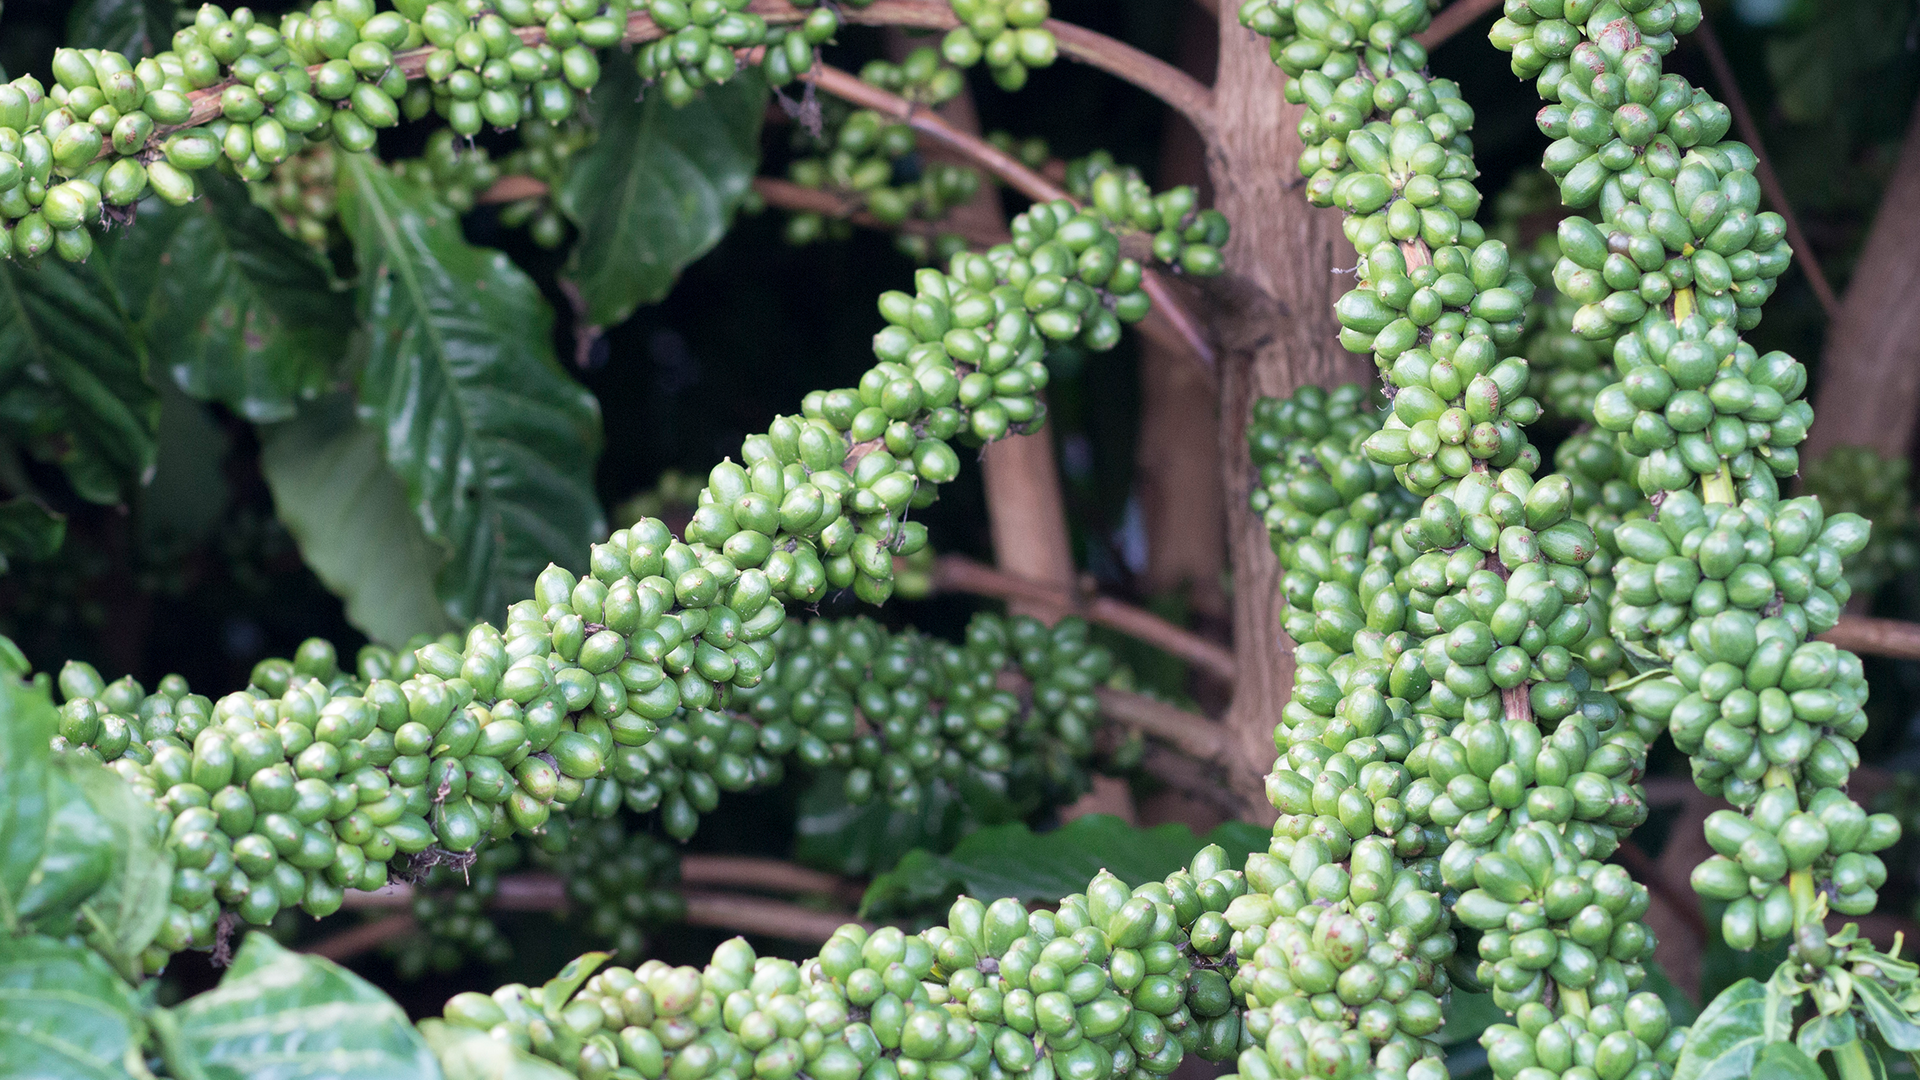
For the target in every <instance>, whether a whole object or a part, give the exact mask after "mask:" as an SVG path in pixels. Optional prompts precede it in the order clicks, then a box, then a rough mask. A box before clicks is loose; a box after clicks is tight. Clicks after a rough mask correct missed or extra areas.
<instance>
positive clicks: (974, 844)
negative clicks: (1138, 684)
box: [861, 814, 1267, 912]
mask: <svg viewBox="0 0 1920 1080" xmlns="http://www.w3.org/2000/svg"><path fill="white" fill-rule="evenodd" d="M1208 843H1219V844H1220V845H1221V846H1222V847H1225V848H1227V850H1228V856H1229V859H1230V861H1231V862H1232V863H1233V865H1236V866H1237V865H1239V864H1240V863H1241V862H1243V861H1245V859H1246V856H1247V854H1248V852H1249V850H1252V849H1255V848H1256V845H1257V849H1259V850H1264V849H1265V848H1266V846H1267V845H1266V833H1265V831H1264V830H1261V829H1257V828H1253V827H1251V826H1240V825H1237V824H1236V825H1235V826H1234V827H1232V828H1229V827H1227V826H1222V827H1221V828H1219V829H1216V830H1214V832H1213V833H1211V834H1209V835H1208V836H1206V837H1204V838H1203V837H1198V836H1195V835H1194V834H1193V830H1191V829H1189V828H1187V827H1186V826H1185V825H1179V824H1172V823H1169V824H1166V825H1156V826H1154V827H1153V828H1151V829H1141V828H1136V827H1135V826H1132V825H1128V824H1127V823H1126V822H1124V821H1122V820H1120V819H1119V818H1117V817H1113V816H1111V815H1108V814H1089V815H1087V816H1085V817H1080V818H1075V819H1074V820H1073V821H1070V822H1068V823H1067V824H1065V825H1063V826H1061V827H1060V828H1058V829H1055V830H1053V831H1052V832H1045V833H1036V832H1033V831H1032V830H1030V829H1028V828H1027V826H1026V825H1025V824H1022V823H1018V822H1016V823H1013V824H1008V825H995V826H992V827H989V828H985V829H981V830H979V831H978V832H975V833H973V834H971V835H969V836H968V837H967V838H966V839H964V840H962V841H960V844H959V846H957V847H955V848H954V849H953V851H952V852H951V853H950V854H947V855H934V854H932V853H930V852H927V851H925V850H916V851H913V852H910V853H909V854H908V855H907V857H906V858H905V859H902V860H901V862H900V864H899V866H897V867H895V868H894V869H893V870H892V871H890V872H888V873H886V874H882V875H880V876H879V877H877V878H875V879H874V880H873V884H871V885H870V886H868V887H867V893H866V896H865V897H864V898H863V899H862V902H861V910H862V911H863V912H866V911H871V910H875V909H880V908H885V909H887V910H899V909H901V908H913V907H922V906H926V905H927V904H930V903H937V902H939V901H941V900H944V899H947V898H948V897H951V896H952V895H953V894H954V892H956V891H958V892H965V893H966V894H967V895H969V896H974V897H978V898H979V899H981V900H997V899H999V898H1000V897H1003V896H1011V897H1014V898H1015V899H1018V900H1024V901H1032V900H1058V899H1059V898H1060V897H1062V896H1066V895H1068V894H1070V893H1077V892H1081V891H1083V890H1085V889H1086V887H1087V882H1089V881H1091V880H1092V879H1093V877H1094V875H1095V874H1098V873H1099V872H1100V871H1101V870H1103V869H1104V870H1106V871H1108V872H1109V873H1111V874H1113V875H1114V876H1115V877H1118V878H1120V879H1121V880H1122V881H1125V882H1126V883H1127V884H1129V885H1141V884H1144V883H1146V882H1148V881H1157V880H1160V879H1161V878H1164V877H1166V876H1167V875H1168V874H1171V873H1172V872H1174V871H1175V870H1178V869H1180V868H1181V867H1183V866H1185V865H1186V864H1187V863H1188V862H1189V861H1191V860H1192V858H1193V854H1194V852H1196V851H1199V850H1200V848H1201V847H1202V846H1203V845H1205V844H1208Z"/></svg>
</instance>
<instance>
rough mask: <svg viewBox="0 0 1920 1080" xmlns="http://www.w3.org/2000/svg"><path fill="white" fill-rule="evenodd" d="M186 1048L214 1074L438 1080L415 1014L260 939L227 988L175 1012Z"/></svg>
mask: <svg viewBox="0 0 1920 1080" xmlns="http://www.w3.org/2000/svg"><path fill="white" fill-rule="evenodd" d="M173 1011H174V1014H175V1016H176V1018H177V1019H178V1020H179V1023H180V1034H181V1036H182V1038H183V1041H184V1043H185V1045H186V1050H187V1052H188V1053H190V1054H191V1055H192V1056H193V1057H194V1058H195V1059H197V1060H198V1061H199V1062H201V1063H202V1064H203V1066H205V1067H207V1071H208V1075H209V1076H211V1077H220V1076H228V1077H245V1078H247V1080H323V1078H334V1077H338V1078H340V1080H349V1078H351V1080H437V1078H438V1076H439V1074H440V1070H439V1066H438V1065H437V1064H436V1063H435V1062H434V1059H433V1053H432V1051H431V1050H429V1049H428V1048H427V1043H426V1040H425V1039H424V1038H422V1037H421V1035H420V1033H419V1032H418V1031H415V1030H414V1028H413V1025H412V1024H409V1023H408V1022H407V1017H406V1014H405V1013H404V1012H402V1011H401V1010H400V1006H398V1005H396V1004H394V1002H393V999H392V998H389V997H388V996H387V995H386V994H384V993H382V992H381V991H380V989H379V988H378V987H376V986H374V985H373V984H372V983H369V982H367V981H366V980H365V979H362V978H361V977H360V976H358V975H355V974H354V973H353V972H351V971H348V970H346V969H345V968H343V967H340V966H339V965H338V964H335V963H333V962H331V961H328V960H322V959H320V958H318V957H314V956H307V955H304V954H301V953H296V952H289V951H288V950H287V949H286V948H284V947H282V946H281V945H279V944H277V943H275V942H274V940H273V939H272V938H270V937H268V936H266V935H265V934H261V933H250V934H248V935H247V938H246V941H245V943H244V944H242V945H241V946H240V952H239V954H238V955H237V956H235V957H234V961H233V966H232V967H231V968H229V969H227V973H226V976H225V977H223V978H222V979H221V980H220V985H219V986H217V987H215V988H214V989H212V990H209V991H207V992H206V993H203V994H199V995H196V996H194V997H191V998H188V999H187V1000H186V1001H185V1002H182V1003H181V1004H180V1005H179V1006H178V1007H176V1008H175V1009H174V1010H173Z"/></svg>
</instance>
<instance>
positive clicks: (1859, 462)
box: [1800, 446, 1920, 596]
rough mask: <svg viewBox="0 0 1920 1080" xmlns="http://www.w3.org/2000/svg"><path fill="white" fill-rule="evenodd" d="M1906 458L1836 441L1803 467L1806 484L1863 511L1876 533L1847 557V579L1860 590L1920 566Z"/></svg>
mask: <svg viewBox="0 0 1920 1080" xmlns="http://www.w3.org/2000/svg"><path fill="white" fill-rule="evenodd" d="M1909 475H1910V473H1909V467H1908V465H1907V461H1906V459H1905V458H1884V457H1881V456H1880V455H1879V454H1878V453H1876V452H1875V451H1873V450H1871V449H1869V448H1867V447H1864V446H1836V447H1834V448H1833V449H1831V450H1829V451H1827V453H1826V456H1824V457H1822V458H1820V459H1819V460H1818V461H1812V462H1808V463H1807V464H1806V466H1805V467H1804V468H1803V469H1802V470H1801V474H1800V487H1801V490H1802V491H1805V492H1806V493H1807V494H1809V495H1812V496H1815V497H1816V498H1818V499H1819V500H1820V504H1821V505H1822V506H1824V507H1826V508H1827V510H1828V511H1830V512H1833V513H1853V514H1859V515H1860V516H1861V517H1863V518H1866V519H1867V520H1868V521H1870V522H1872V523H1873V535H1872V537H1871V538H1869V539H1868V541H1867V546H1866V547H1864V548H1862V549H1861V550H1860V551H1859V552H1858V553H1856V554H1855V555H1854V556H1853V557H1851V558H1849V559H1848V560H1847V583H1848V584H1849V585H1850V586H1852V588H1853V591H1854V593H1855V594H1857V595H1861V596H1872V595H1873V594H1874V592H1876V591H1878V589H1879V588H1880V586H1882V585H1884V584H1886V583H1887V582H1889V581H1892V580H1894V579H1896V578H1899V577H1901V576H1904V575H1908V574H1912V573H1914V572H1915V571H1916V570H1920V521H1916V520H1915V518H1914V514H1913V508H1912V506H1911V504H1910V503H1909V501H1908V495H1907V482H1908V477H1909Z"/></svg>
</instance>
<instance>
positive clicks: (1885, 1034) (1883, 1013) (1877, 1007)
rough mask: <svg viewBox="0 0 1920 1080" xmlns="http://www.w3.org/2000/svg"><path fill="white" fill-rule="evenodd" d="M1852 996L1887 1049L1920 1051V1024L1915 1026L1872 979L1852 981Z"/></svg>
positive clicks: (1909, 1017) (1911, 1019)
mask: <svg viewBox="0 0 1920 1080" xmlns="http://www.w3.org/2000/svg"><path fill="white" fill-rule="evenodd" d="M1853 993H1854V996H1855V997H1857V998H1859V999H1860V1005H1861V1007H1862V1008H1863V1009H1865V1010H1866V1013H1867V1019H1868V1020H1871V1021H1873V1028H1874V1030H1875V1031H1877V1032H1879V1034H1880V1037H1881V1038H1882V1039H1885V1040H1886V1042H1887V1045H1888V1046H1891V1047H1893V1048H1894V1049H1895V1050H1905V1051H1908V1052H1909V1053H1911V1052H1912V1051H1915V1050H1920V1024H1916V1023H1914V1020H1913V1018H1912V1017H1911V1016H1908V1015H1907V1013H1906V1010H1904V1009H1902V1008H1901V1007H1900V1006H1899V1005H1898V1004H1896V1003H1895V1002H1894V1000H1893V998H1892V996H1890V995H1889V994H1888V993H1887V991H1886V989H1885V988H1884V987H1882V986H1881V985H1880V984H1879V983H1877V982H1875V981H1873V980H1872V979H1855V980H1854V981H1853Z"/></svg>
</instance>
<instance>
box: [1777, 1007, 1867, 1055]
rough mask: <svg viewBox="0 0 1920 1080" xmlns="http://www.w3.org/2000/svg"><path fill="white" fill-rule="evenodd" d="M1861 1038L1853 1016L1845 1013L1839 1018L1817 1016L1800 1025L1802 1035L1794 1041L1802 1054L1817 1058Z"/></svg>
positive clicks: (1796, 1036) (1795, 1037)
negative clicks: (1825, 1052)
mask: <svg viewBox="0 0 1920 1080" xmlns="http://www.w3.org/2000/svg"><path fill="white" fill-rule="evenodd" d="M1859 1037H1860V1029H1859V1028H1858V1027H1857V1026H1856V1025H1855V1024H1854V1022H1853V1014H1852V1013H1850V1012H1843V1013H1841V1014H1839V1015H1838V1016H1816V1017H1814V1018H1813V1019H1811V1020H1809V1021H1807V1022H1806V1023H1804V1024H1802V1025H1800V1033H1799V1034H1798V1035H1795V1036H1794V1040H1793V1041H1794V1043H1795V1044H1796V1045H1797V1046H1799V1047H1800V1052H1801V1053H1803V1054H1805V1055H1807V1056H1808V1057H1810V1058H1817V1057H1819V1056H1820V1055H1821V1053H1822V1052H1824V1051H1827V1050H1831V1049H1833V1048H1834V1047H1836V1046H1845V1045H1846V1044H1848V1043H1850V1042H1852V1041H1853V1040H1855V1039H1857V1038H1859Z"/></svg>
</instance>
